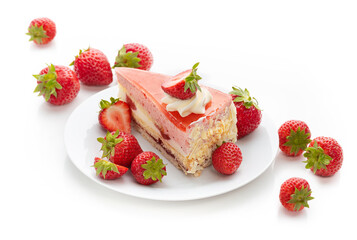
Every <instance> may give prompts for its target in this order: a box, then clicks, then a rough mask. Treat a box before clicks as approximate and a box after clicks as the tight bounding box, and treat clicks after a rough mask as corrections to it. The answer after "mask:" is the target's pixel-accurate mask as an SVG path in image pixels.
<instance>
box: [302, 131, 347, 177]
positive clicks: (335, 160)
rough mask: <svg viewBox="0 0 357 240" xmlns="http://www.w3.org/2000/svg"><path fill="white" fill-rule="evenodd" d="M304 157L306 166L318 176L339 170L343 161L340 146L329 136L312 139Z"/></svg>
mask: <svg viewBox="0 0 357 240" xmlns="http://www.w3.org/2000/svg"><path fill="white" fill-rule="evenodd" d="M304 157H306V158H307V160H306V161H304V163H306V166H305V167H306V168H307V169H309V168H310V169H311V171H313V172H314V173H315V174H316V175H319V176H324V177H327V176H332V175H334V174H335V173H336V172H337V171H338V170H340V168H341V166H342V162H343V151H342V147H341V146H340V144H338V142H337V141H336V140H335V139H333V138H330V137H317V138H315V139H313V140H312V142H311V143H310V144H309V146H308V148H306V152H305V153H304Z"/></svg>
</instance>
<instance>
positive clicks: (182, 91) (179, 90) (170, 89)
mask: <svg viewBox="0 0 357 240" xmlns="http://www.w3.org/2000/svg"><path fill="white" fill-rule="evenodd" d="M198 64H199V63H196V64H195V65H193V67H192V69H189V70H186V71H184V72H181V73H179V74H177V75H175V76H173V77H172V78H170V79H168V80H166V81H165V82H163V83H162V85H161V88H162V90H164V92H165V93H167V94H169V95H170V96H172V97H175V98H178V99H182V100H186V99H189V98H192V97H193V96H195V95H196V91H197V89H198V90H200V91H201V88H200V86H199V85H198V82H197V81H198V80H200V79H201V77H200V76H199V75H197V67H198ZM188 89H189V90H190V91H187V90H188Z"/></svg>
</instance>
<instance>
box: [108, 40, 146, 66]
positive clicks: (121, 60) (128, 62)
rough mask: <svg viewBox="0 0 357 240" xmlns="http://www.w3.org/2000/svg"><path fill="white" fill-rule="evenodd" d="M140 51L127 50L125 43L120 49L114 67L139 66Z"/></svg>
mask: <svg viewBox="0 0 357 240" xmlns="http://www.w3.org/2000/svg"><path fill="white" fill-rule="evenodd" d="M138 54H139V52H132V51H129V52H126V48H125V45H123V47H122V48H121V49H120V50H119V51H118V55H117V56H116V58H115V63H114V65H113V67H112V68H115V67H129V68H139V67H141V65H140V64H139V62H140V61H141V59H140V58H138Z"/></svg>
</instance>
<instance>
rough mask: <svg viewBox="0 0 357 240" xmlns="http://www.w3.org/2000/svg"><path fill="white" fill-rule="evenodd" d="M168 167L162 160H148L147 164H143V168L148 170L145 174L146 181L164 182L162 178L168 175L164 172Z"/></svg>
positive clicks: (153, 158)
mask: <svg viewBox="0 0 357 240" xmlns="http://www.w3.org/2000/svg"><path fill="white" fill-rule="evenodd" d="M165 166H166V165H165V164H163V162H162V159H160V158H159V159H157V160H156V158H155V157H152V159H151V160H148V161H147V162H146V164H142V165H141V167H142V168H144V169H146V170H145V171H144V173H143V176H144V178H145V179H149V178H151V179H152V180H154V181H156V180H159V181H160V182H161V181H162V180H161V179H162V176H165V175H166V174H167V173H166V171H165V170H164V167H165Z"/></svg>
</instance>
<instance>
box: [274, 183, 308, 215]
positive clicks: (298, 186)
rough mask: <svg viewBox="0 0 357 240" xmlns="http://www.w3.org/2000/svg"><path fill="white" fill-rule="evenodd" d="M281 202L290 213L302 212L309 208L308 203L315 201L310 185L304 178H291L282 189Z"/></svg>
mask: <svg viewBox="0 0 357 240" xmlns="http://www.w3.org/2000/svg"><path fill="white" fill-rule="evenodd" d="M279 198H280V202H281V204H283V206H284V207H285V208H286V209H288V210H289V211H301V210H302V209H303V208H304V207H309V204H308V203H307V201H309V200H312V199H314V198H313V197H311V189H310V185H309V183H308V182H307V181H306V180H305V179H302V178H296V177H293V178H289V179H288V180H286V181H285V182H284V183H283V184H282V185H281V187H280V194H279Z"/></svg>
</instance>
